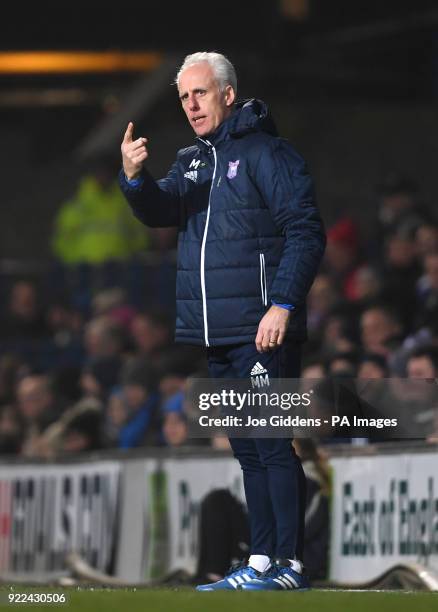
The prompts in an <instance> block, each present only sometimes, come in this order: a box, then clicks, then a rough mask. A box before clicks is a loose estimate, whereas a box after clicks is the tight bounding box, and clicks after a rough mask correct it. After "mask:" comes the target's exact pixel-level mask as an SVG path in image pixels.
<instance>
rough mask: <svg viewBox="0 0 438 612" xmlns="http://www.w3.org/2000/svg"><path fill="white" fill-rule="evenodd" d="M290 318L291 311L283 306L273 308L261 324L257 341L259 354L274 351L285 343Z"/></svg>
mask: <svg viewBox="0 0 438 612" xmlns="http://www.w3.org/2000/svg"><path fill="white" fill-rule="evenodd" d="M290 317H291V312H290V310H287V309H286V308H282V307H281V306H274V305H273V306H271V308H270V309H269V310H268V312H267V313H266V314H265V316H264V317H263V319H262V320H261V321H260V323H259V329H258V331H257V337H256V339H255V343H256V347H257V350H258V352H259V353H266V352H267V351H273V350H274V349H276V348H277V347H278V346H280V345H281V344H282V343H283V340H284V336H285V334H286V330H287V327H288V325H289V320H290Z"/></svg>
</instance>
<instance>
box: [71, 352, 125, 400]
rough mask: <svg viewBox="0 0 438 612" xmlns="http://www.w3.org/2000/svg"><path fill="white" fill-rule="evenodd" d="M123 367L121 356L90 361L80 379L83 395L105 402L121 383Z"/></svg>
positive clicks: (97, 358) (96, 358)
mask: <svg viewBox="0 0 438 612" xmlns="http://www.w3.org/2000/svg"><path fill="white" fill-rule="evenodd" d="M122 365H123V362H122V359H121V358H120V356H119V355H112V356H111V355H110V356H108V357H94V358H92V359H90V360H89V361H88V362H87V363H86V364H85V365H84V367H83V370H82V374H81V378H80V386H81V390H82V395H83V396H84V397H94V398H96V399H99V400H101V401H102V402H105V401H106V400H107V398H108V395H109V393H110V391H111V389H112V388H113V387H115V386H116V385H117V384H118V383H119V374H120V370H121V368H122Z"/></svg>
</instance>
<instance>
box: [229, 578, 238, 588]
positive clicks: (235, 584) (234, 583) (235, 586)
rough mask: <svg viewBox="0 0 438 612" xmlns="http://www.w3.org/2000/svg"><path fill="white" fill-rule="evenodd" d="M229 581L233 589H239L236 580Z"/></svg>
mask: <svg viewBox="0 0 438 612" xmlns="http://www.w3.org/2000/svg"><path fill="white" fill-rule="evenodd" d="M227 580H228V582H229V583H230V584H231V586H232V587H233V589H237V582H236V581H235V580H234V578H227Z"/></svg>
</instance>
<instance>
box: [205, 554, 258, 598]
mask: <svg viewBox="0 0 438 612" xmlns="http://www.w3.org/2000/svg"><path fill="white" fill-rule="evenodd" d="M258 576H261V572H258V571H257V570H255V569H254V568H252V567H250V566H249V565H247V561H242V562H240V563H236V564H235V565H232V566H231V567H230V569H229V570H228V572H227V573H226V574H225V576H224V578H222V580H218V581H217V582H212V583H210V584H200V585H199V586H197V587H196V590H197V591H236V590H238V589H239V588H240V586H241V585H243V584H249V582H251V581H252V580H254V579H255V578H257V577H258Z"/></svg>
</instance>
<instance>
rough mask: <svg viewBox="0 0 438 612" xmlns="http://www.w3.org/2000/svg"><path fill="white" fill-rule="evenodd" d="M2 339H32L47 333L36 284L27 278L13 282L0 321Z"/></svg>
mask: <svg viewBox="0 0 438 612" xmlns="http://www.w3.org/2000/svg"><path fill="white" fill-rule="evenodd" d="M0 331H1V338H2V340H3V341H4V340H20V339H21V340H33V339H39V338H42V337H46V336H47V335H48V330H47V325H46V321H45V317H44V314H43V310H42V308H41V305H40V303H39V298H38V294H37V289H36V286H35V284H34V283H33V282H31V281H28V280H19V281H17V282H15V283H14V284H13V285H12V287H11V290H10V293H9V299H8V303H7V307H6V311H5V312H3V313H2V319H1V323H0Z"/></svg>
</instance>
